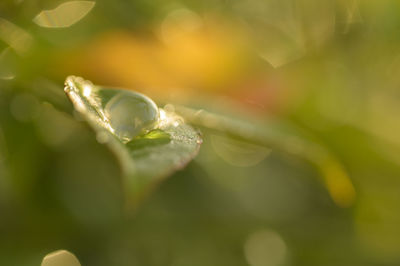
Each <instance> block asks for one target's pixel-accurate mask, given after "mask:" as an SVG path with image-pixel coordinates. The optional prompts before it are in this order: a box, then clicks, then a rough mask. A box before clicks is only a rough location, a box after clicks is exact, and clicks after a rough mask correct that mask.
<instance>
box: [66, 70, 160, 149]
mask: <svg viewBox="0 0 400 266" xmlns="http://www.w3.org/2000/svg"><path fill="white" fill-rule="evenodd" d="M65 91H66V93H67V95H68V96H69V98H70V99H71V101H72V102H73V103H74V105H75V108H76V109H77V110H78V111H79V112H81V113H85V114H86V115H87V116H88V117H89V118H90V120H91V121H93V122H95V123H96V124H98V125H100V126H102V127H104V128H105V129H107V130H108V131H109V132H111V133H112V134H114V135H115V136H117V137H118V138H119V139H120V140H121V141H122V142H124V143H126V142H129V141H131V140H132V139H133V138H135V137H137V136H139V135H143V134H146V133H148V132H149V131H151V130H153V129H155V128H156V127H157V126H158V120H159V111H158V107H157V105H156V104H155V103H154V102H153V101H152V100H151V99H150V98H148V97H147V96H145V95H143V94H140V93H137V92H132V91H126V90H120V89H109V88H103V87H99V86H95V85H93V84H92V83H91V82H90V81H87V80H84V79H83V78H80V77H75V76H70V77H68V78H67V80H66V87H65Z"/></svg>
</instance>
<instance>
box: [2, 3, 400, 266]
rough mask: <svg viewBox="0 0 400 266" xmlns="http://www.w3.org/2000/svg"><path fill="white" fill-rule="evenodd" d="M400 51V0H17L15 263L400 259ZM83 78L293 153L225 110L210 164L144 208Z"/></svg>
mask: <svg viewBox="0 0 400 266" xmlns="http://www.w3.org/2000/svg"><path fill="white" fill-rule="evenodd" d="M46 10H47V11H46ZM399 44H400V2H399V1H397V0H364V1H361V0H360V1H357V0H202V1H195V0H185V1H183V0H182V1H178V0H177V1H166V0H154V1H147V0H130V1H124V0H113V1H111V0H108V1H106V0H103V1H96V2H94V1H71V2H66V1H58V0H57V1H49V0H42V1H41V0H30V1H27V0H25V1H24V0H2V1H1V2H0V265H7V266H8V265H16V266H20V265H39V264H40V262H41V260H42V258H43V257H44V256H45V255H46V254H47V253H49V252H52V251H54V250H57V249H67V250H69V251H71V252H73V253H74V254H75V255H76V256H77V257H78V258H79V260H80V261H81V264H82V265H86V266H89V265H96V266H102V265H115V266H119V265H121V266H122V265H141V266H144V265H171V266H187V265H190V266H196V265H199V266H200V265H201V266H204V265H206V266H212V265H218V266H222V265H227V266H228V265H229V266H234V265H250V266H279V265H282V266H284V265H305V266H312V265H315V266H317V265H318V266H319V265H326V266H333V265H335V266H336V265H340V266H343V265H352V266H357V265H360V266H361V265H363V266H364V265H399V264H400V226H399V225H400V204H399V202H400V150H399V147H400V134H399V132H400V118H399V117H400V91H399V82H400V72H399V71H400V70H399V69H400V48H399V47H400V46H399ZM70 74H74V75H81V76H83V77H85V78H87V79H89V80H92V81H93V82H94V83H95V84H104V85H110V86H118V87H124V88H128V89H132V90H135V91H140V92H143V93H145V94H146V95H148V96H149V97H151V98H152V99H154V100H155V101H156V102H158V103H159V104H160V105H161V106H163V104H165V103H172V104H176V105H183V106H188V107H190V108H194V109H205V110H208V111H210V112H211V114H216V115H225V116H227V117H230V118H232V119H238V120H240V121H243V120H244V121H250V122H249V123H250V124H249V125H252V126H254V127H255V128H260V132H261V133H260V135H261V138H263V133H262V132H264V131H265V132H266V133H265V134H267V133H268V132H269V131H268V130H269V129H270V128H271V129H274V132H275V133H274V134H273V135H272V137H271V138H272V141H273V142H274V143H277V144H278V146H279V147H283V148H282V149H280V150H279V151H277V150H276V149H275V148H274V147H268V145H264V144H263V143H258V142H257V141H255V142H254V141H252V138H251V137H249V140H248V141H246V140H243V139H242V140H240V141H238V140H236V139H232V137H228V136H227V134H226V132H219V131H218V127H216V128H214V129H215V130H213V127H215V126H216V125H215V123H214V122H213V121H212V119H213V116H212V115H210V117H209V118H210V119H211V120H208V121H203V125H197V126H200V127H202V126H203V127H204V129H203V131H202V133H203V138H204V143H203V145H202V147H201V149H200V153H199V155H198V156H197V157H196V158H195V159H194V161H192V162H191V163H190V164H189V166H188V167H187V168H185V169H184V170H182V171H179V172H177V173H175V174H174V175H172V176H171V177H169V178H168V179H166V180H165V181H164V182H162V183H161V184H160V185H159V186H158V188H157V189H156V190H155V191H153V193H151V194H149V195H148V197H147V198H146V200H144V201H143V202H141V204H140V205H139V207H138V208H137V209H136V210H134V211H130V212H128V213H127V212H126V211H124V196H123V195H122V188H121V180H120V179H121V178H120V176H121V170H120V168H119V164H118V161H117V159H115V158H114V155H113V154H112V153H111V152H110V151H109V149H108V148H107V147H105V146H104V145H102V144H99V143H98V142H97V141H96V137H95V134H94V133H93V132H92V130H90V129H89V127H88V126H87V125H86V124H85V123H84V122H83V121H79V120H78V119H76V118H75V115H74V111H73V110H72V106H71V104H70V103H69V102H68V100H67V98H66V96H65V95H64V92H63V82H64V79H65V77H66V76H67V75H70ZM205 117H206V118H207V116H205ZM206 120H207V119H206ZM210 121H211V122H210ZM234 125H235V124H234V123H233V130H232V131H235V126H234ZM261 125H262V126H261ZM277 125H278V126H277ZM237 130H238V131H240V130H241V128H240V127H238V129H237ZM244 130H246V128H245V129H244ZM231 133H232V132H231ZM298 141H305V142H302V143H310V145H314V144H315V145H318V146H320V147H323V148H324V150H326V151H328V152H329V154H330V157H331V158H334V159H332V161H331V163H327V164H325V161H324V160H323V158H322V159H321V158H320V157H319V156H318V153H315V154H314V153H313V152H311V155H310V156H311V157H313V156H314V155H315V156H314V157H315V160H314V163H315V162H318V163H319V166H318V167H315V165H313V163H310V162H309V161H310V158H308V160H307V158H306V160H304V156H301V154H302V151H301V150H300V151H298V149H297V148H298V147H299V146H298V145H297V144H298ZM261 144H262V145H261ZM306 146H307V145H306ZM300 147H301V146H300ZM310 147H311V146H310ZM270 148H271V149H270ZM303 148H304V147H303ZM310 150H311V148H310ZM299 154H300V155H299ZM306 157H307V156H306ZM311 161H312V160H311ZM318 163H317V164H318Z"/></svg>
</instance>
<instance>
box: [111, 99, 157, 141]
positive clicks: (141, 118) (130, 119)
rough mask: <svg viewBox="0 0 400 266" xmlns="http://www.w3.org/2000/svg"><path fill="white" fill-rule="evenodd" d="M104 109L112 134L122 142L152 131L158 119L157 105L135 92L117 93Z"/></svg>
mask: <svg viewBox="0 0 400 266" xmlns="http://www.w3.org/2000/svg"><path fill="white" fill-rule="evenodd" d="M104 109H105V115H106V117H107V118H108V121H109V123H110V126H111V128H112V129H113V130H114V134H115V135H116V136H118V137H119V138H120V139H121V140H122V141H123V142H128V141H130V140H132V139H133V138H134V137H136V136H139V135H142V134H145V133H147V132H149V131H150V130H152V129H154V128H155V127H156V125H157V122H158V119H159V111H158V107H157V105H156V104H155V103H154V102H153V101H152V100H151V99H150V98H148V97H146V96H145V95H143V94H140V93H135V92H128V91H127V92H120V93H118V94H117V95H115V96H114V97H112V98H111V99H110V100H109V101H108V102H107V104H106V106H105V108H104Z"/></svg>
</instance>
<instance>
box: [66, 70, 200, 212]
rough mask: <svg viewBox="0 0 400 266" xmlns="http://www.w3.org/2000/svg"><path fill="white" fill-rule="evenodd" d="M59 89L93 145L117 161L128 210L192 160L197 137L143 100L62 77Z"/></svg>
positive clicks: (171, 114) (169, 114) (176, 118)
mask: <svg viewBox="0 0 400 266" xmlns="http://www.w3.org/2000/svg"><path fill="white" fill-rule="evenodd" d="M65 85H66V87H65V92H66V93H67V95H68V97H69V99H70V100H71V102H72V103H73V105H74V107H75V110H76V111H78V113H79V114H80V115H81V116H82V117H83V118H84V119H85V120H86V121H87V122H88V123H89V125H90V126H91V127H92V128H93V129H94V131H95V132H96V138H97V140H98V141H99V142H100V143H104V144H106V145H108V146H109V147H110V148H111V150H112V151H113V152H114V153H115V155H116V156H117V157H118V159H119V161H120V163H121V166H122V169H123V183H124V184H123V185H124V189H125V192H126V197H127V200H128V204H129V205H130V206H131V205H132V204H133V205H135V204H137V202H138V200H139V199H141V198H142V197H143V196H144V195H145V194H146V192H147V191H149V189H151V188H152V187H153V186H154V185H155V184H157V183H158V182H159V181H161V180H162V179H163V178H165V177H167V176H168V175H170V174H172V173H173V172H175V171H177V170H179V169H182V168H183V167H185V165H186V164H187V163H189V162H190V161H191V160H192V159H193V157H194V156H195V155H196V154H197V152H198V150H199V147H200V145H201V142H202V140H201V137H200V135H199V133H198V131H196V130H194V129H193V128H192V127H191V126H189V125H187V124H185V123H184V121H183V119H182V118H181V117H180V116H178V115H176V114H175V113H174V112H171V111H166V110H164V109H162V108H158V107H157V106H156V104H155V103H154V102H153V101H152V100H151V99H149V98H148V97H146V96H144V95H142V94H140V93H136V92H132V91H127V90H121V89H110V88H103V87H99V86H95V85H93V84H92V83H91V82H90V81H87V80H84V79H82V78H80V77H75V76H70V77H68V78H67V80H66V83H65Z"/></svg>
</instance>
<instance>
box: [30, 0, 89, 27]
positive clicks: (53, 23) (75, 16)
mask: <svg viewBox="0 0 400 266" xmlns="http://www.w3.org/2000/svg"><path fill="white" fill-rule="evenodd" d="M95 4H96V3H95V2H93V1H69V2H65V3H62V4H61V5H59V6H57V7H56V8H54V9H52V10H43V11H42V12H40V13H39V14H38V15H37V16H36V17H35V18H34V19H33V22H35V23H36V24H37V25H39V26H41V27H45V28H67V27H70V26H72V25H73V24H75V23H77V22H78V21H79V20H81V19H82V18H83V17H85V16H86V15H87V14H88V13H89V12H90V10H92V8H93V7H94V5H95Z"/></svg>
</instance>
